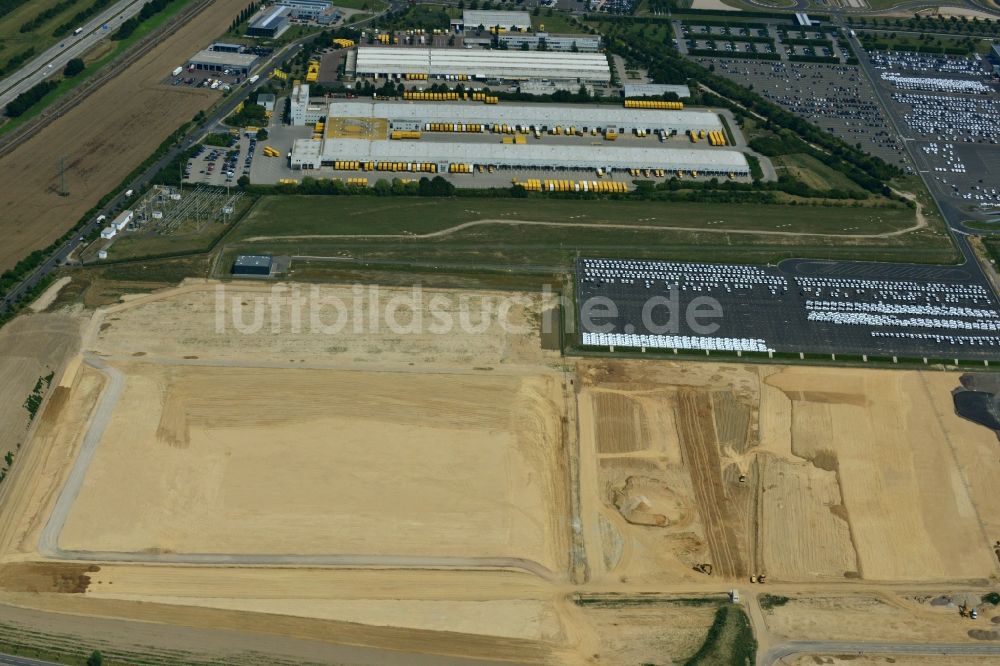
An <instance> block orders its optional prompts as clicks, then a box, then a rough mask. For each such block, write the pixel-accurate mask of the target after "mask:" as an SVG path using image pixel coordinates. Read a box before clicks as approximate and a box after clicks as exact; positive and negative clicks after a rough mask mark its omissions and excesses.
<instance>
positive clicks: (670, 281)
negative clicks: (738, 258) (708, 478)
mask: <svg viewBox="0 0 1000 666" xmlns="http://www.w3.org/2000/svg"><path fill="white" fill-rule="evenodd" d="M843 266H844V267H845V271H846V270H847V268H849V267H851V266H854V267H856V266H858V265H856V264H855V265H852V264H843ZM880 268H885V267H880ZM577 294H578V298H579V307H580V310H579V314H580V321H581V327H582V331H581V342H582V343H583V344H584V345H588V346H600V347H612V346H614V347H623V348H650V349H688V350H692V349H694V350H709V351H715V350H731V351H758V352H760V351H785V352H810V353H816V352H820V353H843V354H848V353H852V354H869V355H899V356H917V357H920V356H928V357H935V358H937V357H942V356H943V357H951V356H953V355H958V356H962V357H982V358H987V357H990V356H992V355H993V353H994V349H996V348H1000V311H998V309H997V304H996V302H995V300H994V298H993V296H992V295H991V293H990V292H989V291H988V290H987V289H986V287H984V286H983V285H981V284H979V283H977V282H975V281H973V280H972V279H971V278H966V279H965V280H962V279H954V280H952V281H945V280H927V281H920V280H912V279H911V280H890V279H865V278H857V277H851V278H848V277H817V276H808V275H798V274H793V273H791V272H789V273H786V272H785V271H783V270H782V269H781V268H779V267H773V266H748V265H734V264H699V263H684V262H664V261H632V260H618V259H580V260H578V261H577ZM654 297H657V298H654ZM699 297H700V298H699ZM705 297H708V299H706V298H705ZM709 299H710V300H709ZM706 302H710V303H713V304H716V305H717V306H718V311H719V313H720V316H719V317H717V318H714V319H713V318H712V317H708V318H707V319H706V318H702V319H701V320H699V319H698V318H697V317H695V318H694V319H692V318H691V317H690V316H689V315H690V313H691V311H692V308H694V311H695V312H697V311H698V309H697V307H696V306H698V305H700V306H701V307H703V308H704V307H705V303H706ZM608 303H611V304H613V307H612V308H611V310H610V311H608V310H607V304H608ZM651 304H652V305H651ZM710 309H711V308H709V310H710ZM705 311H706V310H704V309H703V310H702V311H701V312H702V314H704V312H705ZM668 315H669V316H668ZM706 323H708V324H710V325H712V327H713V328H712V330H711V331H709V332H706V330H704V329H701V328H699V327H700V326H704V325H705V324H706Z"/></svg>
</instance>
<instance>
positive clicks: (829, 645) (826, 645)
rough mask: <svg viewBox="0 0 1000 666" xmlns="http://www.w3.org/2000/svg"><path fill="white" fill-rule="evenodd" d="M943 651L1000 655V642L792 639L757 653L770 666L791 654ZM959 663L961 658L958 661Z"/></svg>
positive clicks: (763, 664) (955, 654) (958, 654)
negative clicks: (857, 641)
mask: <svg viewBox="0 0 1000 666" xmlns="http://www.w3.org/2000/svg"><path fill="white" fill-rule="evenodd" d="M893 654H916V655H944V656H948V657H979V656H983V657H992V656H996V657H1000V645H991V644H989V643H983V644H976V643H849V642H837V641H791V642H788V643H782V644H781V645H776V646H774V647H772V648H771V649H770V650H768V651H767V652H765V653H763V654H760V655H757V665H758V666H770V664H775V663H778V661H779V660H781V659H784V658H785V657H790V656H792V655H855V656H857V655H893ZM956 663H959V662H956Z"/></svg>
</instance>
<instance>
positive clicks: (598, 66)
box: [348, 46, 611, 84]
mask: <svg viewBox="0 0 1000 666" xmlns="http://www.w3.org/2000/svg"><path fill="white" fill-rule="evenodd" d="M350 64H351V63H350V61H349V62H348V66H350ZM354 74H355V75H356V76H358V77H393V78H402V77H404V76H405V75H406V74H423V75H426V76H427V77H429V78H447V77H452V76H468V77H471V78H473V79H477V80H481V81H490V80H498V81H524V80H529V79H548V80H553V79H557V80H574V81H580V82H582V83H603V84H606V83H608V82H609V81H610V80H611V70H610V69H609V68H608V60H607V58H606V57H605V56H604V54H602V53H561V52H559V53H556V52H552V51H507V50H492V51H489V50H483V49H433V48H401V47H378V46H361V47H359V48H358V51H357V57H356V59H354Z"/></svg>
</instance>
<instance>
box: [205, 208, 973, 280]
mask: <svg viewBox="0 0 1000 666" xmlns="http://www.w3.org/2000/svg"><path fill="white" fill-rule="evenodd" d="M479 220H500V221H502V222H506V223H507V224H504V223H490V224H481V225H472V226H468V227H465V228H462V229H459V230H456V231H453V232H448V233H444V234H440V235H436V236H430V237H421V236H422V235H426V234H433V233H435V232H441V231H444V230H447V229H450V228H452V227H455V226H456V225H460V224H464V223H468V222H476V221H479ZM517 221H533V222H555V223H562V224H563V225H566V224H569V225H572V226H542V225H519V224H510V223H512V222H517ZM913 223H914V218H913V212H912V211H911V210H910V209H908V208H903V207H900V208H891V209H888V208H882V209H871V208H853V207H843V208H837V207H812V206H780V205H736V204H703V203H658V202H641V201H636V202H633V201H606V200H599V201H583V200H556V199H541V198H538V199H535V198H532V199H526V200H525V199H471V198H456V199H422V198H399V197H387V198H379V197H350V198H344V197H339V198H338V197H306V196H281V197H276V196H272V197H264V198H262V199H261V200H260V201H259V202H258V204H257V205H256V207H255V208H254V209H253V210H251V212H250V213H249V214H248V215H247V216H246V218H244V220H243V221H242V222H241V223H240V224H239V225H238V226H237V227H236V228H235V229H234V230H233V232H232V233H231V234H230V235H229V236H228V237H227V238H226V239H225V243H224V244H225V247H226V251H227V252H230V251H232V252H235V251H237V250H238V251H248V252H249V251H253V252H271V253H274V254H279V255H293V256H314V257H336V258H339V259H340V260H346V261H352V262H357V263H362V264H365V265H369V266H384V267H386V268H387V269H389V268H396V269H398V268H406V269H415V268H419V267H424V268H427V267H435V266H439V267H442V268H444V267H448V268H454V269H459V270H475V269H477V268H479V269H489V270H508V269H510V270H515V271H517V270H533V269H538V270H562V269H565V268H567V267H569V265H570V264H571V262H572V260H573V258H574V257H576V256H614V257H635V258H662V259H690V260H699V261H702V260H703V261H741V262H753V263H766V262H772V261H777V260H779V259H782V258H786V257H791V256H809V257H817V258H827V257H828V258H855V259H869V260H896V261H921V262H939V263H948V262H951V261H954V260H955V258H956V255H955V253H954V250H953V248H952V247H951V245H950V243H949V242H948V241H947V240H946V239H945V238H944V237H943V236H942V235H940V233H937V232H934V231H931V230H926V231H921V232H917V233H913V234H904V235H901V236H896V237H885V238H870V239H855V238H847V237H845V235H846V234H856V233H859V232H862V233H863V232H869V233H879V232H886V231H892V230H897V229H904V228H906V227H909V226H910V225H912V224H913ZM601 225H617V226H616V227H606V226H603V227H602V226H601ZM630 227H632V228H630ZM635 227H683V229H663V230H660V229H656V228H635ZM734 230H738V231H748V232H768V231H770V232H783V233H787V232H798V233H814V234H828V235H823V236H794V235H764V234H753V233H750V234H744V233H727V232H728V231H734ZM303 235H308V236H321V237H319V238H295V237H294V236H303ZM344 235H347V236H350V237H339V238H338V237H335V236H344ZM322 236H326V237H325V238H323V237H322ZM223 263H224V262H223ZM320 263H322V262H320ZM313 269H314V270H320V272H321V267H316V266H314V267H313Z"/></svg>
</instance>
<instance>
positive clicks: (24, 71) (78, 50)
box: [0, 0, 145, 108]
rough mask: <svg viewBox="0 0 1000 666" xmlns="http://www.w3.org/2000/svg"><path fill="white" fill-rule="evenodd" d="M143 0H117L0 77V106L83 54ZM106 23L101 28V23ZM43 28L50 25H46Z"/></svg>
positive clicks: (130, 14) (140, 6)
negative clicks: (79, 29) (106, 27)
mask: <svg viewBox="0 0 1000 666" xmlns="http://www.w3.org/2000/svg"><path fill="white" fill-rule="evenodd" d="M144 2H145V0H120V2H117V3H115V4H114V5H113V6H111V7H110V8H108V9H106V10H105V11H103V12H101V13H100V14H99V15H97V16H95V17H94V18H93V19H91V20H90V21H88V22H87V23H85V24H83V26H82V27H83V32H82V33H80V34H79V35H75V36H74V35H73V34H72V33H70V34H68V35H66V36H64V37H63V38H62V39H61V40H59V42H57V43H56V44H53V45H52V46H51V47H50V48H49V49H48V50H47V51H45V52H44V53H42V54H41V55H39V56H36V57H35V58H33V59H32V60H30V61H29V62H27V63H26V64H25V65H24V66H22V67H21V68H20V69H19V70H18V71H17V72H15V73H14V74H11V75H10V76H8V77H7V78H6V79H4V80H3V81H0V108H3V107H6V106H7V104H8V103H10V102H11V100H13V99H14V98H15V97H17V96H18V95H20V94H21V93H23V92H24V91H26V90H28V89H30V88H31V87H32V86H34V85H37V84H38V83H41V81H43V80H44V79H45V78H46V77H48V76H51V75H52V74H53V73H55V72H61V71H62V70H63V68H64V67H65V66H66V63H67V62H69V61H70V60H72V59H73V58H77V57H83V54H84V53H86V52H87V51H89V50H90V49H91V48H93V47H94V45H96V44H97V42H99V41H100V40H102V39H104V38H105V37H107V36H108V35H110V34H111V33H113V32H114V31H115V29H116V28H117V27H118V26H119V25H121V23H122V21H124V20H126V19H128V18H131V17H132V16H134V15H136V14H138V13H139V10H140V9H142V5H143V4H144ZM105 23H107V24H108V29H107V30H105V29H103V28H102V27H101V26H103V25H104V24H105ZM45 29H46V30H50V29H52V28H51V27H50V26H46V27H45Z"/></svg>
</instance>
